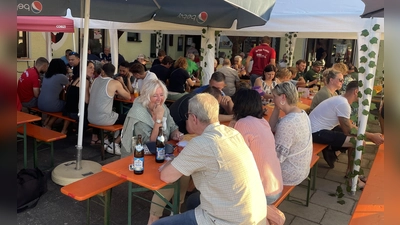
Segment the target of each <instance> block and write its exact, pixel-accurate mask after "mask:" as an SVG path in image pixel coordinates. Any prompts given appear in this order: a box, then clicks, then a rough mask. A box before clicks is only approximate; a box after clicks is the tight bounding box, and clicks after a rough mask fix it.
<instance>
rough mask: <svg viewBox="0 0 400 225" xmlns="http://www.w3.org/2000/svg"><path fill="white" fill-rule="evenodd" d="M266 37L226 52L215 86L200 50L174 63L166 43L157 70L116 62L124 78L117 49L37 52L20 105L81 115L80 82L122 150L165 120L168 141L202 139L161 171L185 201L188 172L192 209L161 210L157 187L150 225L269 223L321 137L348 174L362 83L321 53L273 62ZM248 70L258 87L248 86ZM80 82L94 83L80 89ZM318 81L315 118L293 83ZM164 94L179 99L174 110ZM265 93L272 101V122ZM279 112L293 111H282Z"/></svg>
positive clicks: (96, 120)
mask: <svg viewBox="0 0 400 225" xmlns="http://www.w3.org/2000/svg"><path fill="white" fill-rule="evenodd" d="M270 41H271V39H270V38H269V37H264V38H263V39H262V43H261V44H260V45H259V46H256V47H254V48H253V49H252V50H251V51H250V53H249V54H248V56H247V58H246V61H245V62H242V61H243V57H244V56H243V55H242V56H240V55H238V56H235V57H234V59H233V63H231V61H230V59H223V62H222V65H221V66H220V67H219V68H216V70H215V72H214V73H213V74H212V76H211V79H210V81H209V85H204V86H200V87H198V88H196V89H194V90H192V89H191V88H192V87H193V86H194V84H195V83H196V82H198V77H199V71H200V68H199V65H198V63H196V62H195V61H196V60H195V55H198V52H197V53H196V52H195V51H191V52H189V53H188V54H187V57H179V58H177V59H176V60H173V59H172V58H171V57H170V56H168V55H167V54H166V52H165V51H159V53H158V57H157V59H156V60H154V62H153V63H152V66H151V68H149V69H147V67H146V65H147V63H148V62H149V59H148V58H147V57H146V56H144V55H143V54H140V55H139V56H138V57H137V59H136V60H135V61H134V62H126V61H125V60H121V61H119V65H118V73H117V74H115V71H116V68H115V66H114V65H112V64H111V63H110V61H111V55H110V53H109V48H105V49H104V53H103V54H101V56H100V57H99V58H100V61H101V62H102V63H101V64H97V63H94V62H92V61H88V62H80V55H79V53H76V52H73V51H68V52H66V54H67V55H66V56H65V59H53V60H51V62H48V61H47V60H46V59H45V58H42V57H41V58H39V59H37V60H36V64H35V67H33V68H30V69H28V70H26V71H25V72H24V73H23V74H22V75H21V78H20V79H19V81H18V97H19V99H20V101H21V103H22V106H24V107H28V108H30V107H38V108H39V109H40V110H42V111H47V112H60V111H62V112H64V115H66V116H69V117H70V118H73V119H75V120H79V119H82V118H80V117H79V115H78V111H79V108H78V103H79V92H80V91H81V90H84V91H85V93H86V98H85V115H87V116H86V117H85V118H83V119H84V120H85V123H84V124H85V128H87V124H88V123H92V124H96V125H113V124H123V131H122V132H121V133H122V134H121V135H118V137H117V138H116V139H115V141H114V143H109V142H108V141H106V142H105V143H106V146H105V147H106V148H107V151H108V152H110V153H115V154H117V155H121V157H127V156H131V155H132V142H131V140H132V137H134V136H137V135H139V134H140V135H141V136H142V141H143V143H148V142H155V141H156V138H157V135H158V132H159V128H160V127H161V126H162V129H163V133H164V135H165V137H166V138H167V139H172V140H177V141H179V140H180V139H181V138H182V136H183V135H184V134H195V135H197V136H196V137H194V138H193V139H192V140H191V141H190V142H188V144H187V145H186V147H185V148H184V150H183V151H182V152H181V153H180V154H179V155H178V156H177V157H176V158H175V159H174V160H172V161H169V162H167V163H166V165H165V166H164V167H163V169H162V170H161V171H160V179H161V180H163V181H165V182H167V183H171V182H175V181H176V180H178V179H180V188H181V193H180V201H181V203H183V201H184V200H185V194H186V191H187V190H188V186H189V183H190V182H191V180H192V182H193V183H194V186H195V190H197V191H193V194H191V195H190V196H189V197H188V199H187V200H186V201H187V203H186V205H187V210H186V211H185V212H183V213H181V214H178V215H174V216H171V217H164V218H161V217H162V214H163V209H164V208H163V207H161V206H163V205H165V202H163V201H162V200H161V199H160V198H159V197H158V196H157V195H154V196H153V199H152V201H153V202H155V203H156V204H151V207H150V212H149V214H150V216H149V222H148V224H154V225H160V224H183V221H184V223H185V224H267V222H266V221H267V219H268V216H267V215H268V212H269V211H268V212H267V207H268V209H270V207H272V206H271V205H272V204H273V203H274V202H275V201H276V200H277V199H279V197H280V196H281V194H282V190H283V185H291V186H294V185H298V184H300V183H301V182H302V181H303V180H304V179H306V178H307V176H308V173H309V171H310V162H311V158H312V151H313V142H316V143H323V144H328V145H329V147H328V148H327V149H325V150H323V156H324V159H325V160H326V161H327V164H328V165H329V167H331V168H333V167H334V163H335V161H336V157H337V153H336V152H335V151H339V152H340V151H342V152H344V151H345V150H348V155H349V157H348V159H349V162H348V169H347V173H348V172H350V171H352V165H353V162H352V160H353V157H352V154H353V152H354V146H353V145H352V144H351V142H350V138H351V137H354V136H355V134H354V133H353V130H354V129H358V128H357V127H356V126H355V125H354V121H351V120H350V114H351V113H352V108H351V104H352V103H353V102H354V101H356V100H357V99H358V97H357V94H358V83H357V81H356V80H355V81H354V80H352V76H351V75H350V73H351V71H350V70H349V69H348V68H347V66H346V65H345V64H343V63H339V64H335V65H334V66H333V67H332V68H330V69H326V70H324V71H323V72H322V69H323V68H322V63H321V62H319V61H316V62H314V63H313V64H312V67H311V69H310V70H309V71H305V68H306V62H305V61H304V60H298V61H297V62H296V66H295V67H291V68H281V67H279V69H277V66H276V65H275V59H276V53H275V50H274V49H273V48H272V47H270ZM193 47H194V46H193ZM66 63H67V65H66ZM81 63H82V64H84V65H86V66H87V74H86V77H85V76H80V74H79V67H80V65H81ZM321 72H322V73H321ZM41 74H44V77H43V78H41ZM243 77H247V78H249V79H250V82H251V86H246V85H242V84H241V81H240V78H243ZM80 79H86V81H87V82H86V86H85V87H84V88H81V80H80ZM313 85H320V87H321V88H320V90H319V91H318V92H317V93H316V95H315V97H314V98H313V100H312V104H311V113H310V114H308V113H309V112H308V111H307V112H306V111H304V110H302V109H300V108H299V107H298V106H297V103H298V101H299V95H298V91H297V88H298V87H312V86H313ZM135 91H137V92H139V93H140V95H139V96H138V97H137V98H135V100H134V102H133V104H130V105H129V108H130V109H129V111H127V112H124V111H122V112H121V111H118V110H117V108H118V107H115V105H114V104H115V99H116V98H117V99H118V98H119V99H126V100H128V99H130V98H131V94H133V93H135ZM340 94H342V95H340ZM166 100H171V101H172V102H173V103H172V104H171V105H170V106H169V107H167V106H166V105H165V104H164V103H165V101H166ZM264 101H269V102H271V103H273V104H274V109H273V112H272V115H271V116H270V118H269V120H268V121H267V120H266V119H265V117H264V113H265V111H264V109H263V102H264ZM126 104H129V103H126ZM353 111H354V110H353ZM281 112H283V113H284V114H285V116H284V117H282V118H279V115H280V113H281ZM55 119H56V118H51V117H49V118H47V119H46V121H45V124H44V126H45V127H47V128H48V129H51V128H52V124H53V123H54V120H55ZM222 122H227V123H229V126H225V125H222V124H220V123H222ZM68 126H69V122H68V121H65V122H64V125H63V129H62V131H61V132H63V133H67V132H68ZM98 135H99V132H98V130H96V129H93V131H92V140H91V144H92V145H95V144H98V143H99V139H100V137H99V136H98ZM365 136H366V138H367V139H369V140H371V141H372V142H374V143H375V144H377V145H380V144H382V143H383V142H384V140H383V137H382V135H381V134H379V133H368V132H367V133H366V135H365ZM121 137H122V138H121ZM114 146H115V147H114ZM347 173H346V174H347ZM365 179H366V178H365V177H364V178H362V179H361V182H365ZM160 193H161V194H162V195H163V196H164V197H165V198H166V199H170V198H172V195H173V191H171V190H168V189H166V190H160ZM260 199H265V203H266V204H261V203H260ZM160 218H161V219H160Z"/></svg>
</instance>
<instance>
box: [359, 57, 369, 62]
mask: <svg viewBox="0 0 400 225" xmlns="http://www.w3.org/2000/svg"><path fill="white" fill-rule="evenodd" d="M367 61H368V59H367V57H365V56H362V57H361V58H360V63H366V62H367Z"/></svg>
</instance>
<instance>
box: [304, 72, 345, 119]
mask: <svg viewBox="0 0 400 225" xmlns="http://www.w3.org/2000/svg"><path fill="white" fill-rule="evenodd" d="M323 76H324V77H325V78H326V85H325V86H324V87H322V88H321V90H319V91H318V92H317V94H315V96H314V98H313V99H312V102H311V106H310V111H312V110H313V109H315V107H317V106H318V105H319V104H320V103H321V102H323V101H324V100H326V99H328V98H330V97H333V96H337V93H336V91H337V90H340V89H341V88H342V84H343V74H342V73H341V72H339V71H337V70H334V69H327V70H325V71H324V74H323Z"/></svg>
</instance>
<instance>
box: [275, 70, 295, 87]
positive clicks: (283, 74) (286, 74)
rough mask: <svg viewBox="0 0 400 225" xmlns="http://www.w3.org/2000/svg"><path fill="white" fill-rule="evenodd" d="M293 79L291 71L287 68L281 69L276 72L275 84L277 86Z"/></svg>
mask: <svg viewBox="0 0 400 225" xmlns="http://www.w3.org/2000/svg"><path fill="white" fill-rule="evenodd" d="M291 78H292V73H291V72H290V70H288V69H287V68H282V69H279V70H278V72H276V76H275V82H276V83H277V84H280V83H282V82H286V81H290V80H291Z"/></svg>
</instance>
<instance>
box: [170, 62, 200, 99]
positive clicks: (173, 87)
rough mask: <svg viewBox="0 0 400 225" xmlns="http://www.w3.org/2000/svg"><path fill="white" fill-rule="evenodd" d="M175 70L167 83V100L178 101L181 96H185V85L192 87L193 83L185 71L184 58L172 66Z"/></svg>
mask: <svg viewBox="0 0 400 225" xmlns="http://www.w3.org/2000/svg"><path fill="white" fill-rule="evenodd" d="M174 67H175V70H174V71H172V73H171V74H170V76H169V79H168V80H169V83H168V98H167V99H169V100H178V99H179V98H180V97H182V96H183V95H185V94H187V92H185V90H186V84H188V85H189V86H190V87H192V86H193V85H194V84H195V82H194V81H193V80H192V78H190V75H189V73H188V72H187V71H186V69H187V67H188V63H187V61H186V59H185V58H184V57H179V58H178V59H177V60H176V61H175V64H174Z"/></svg>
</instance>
